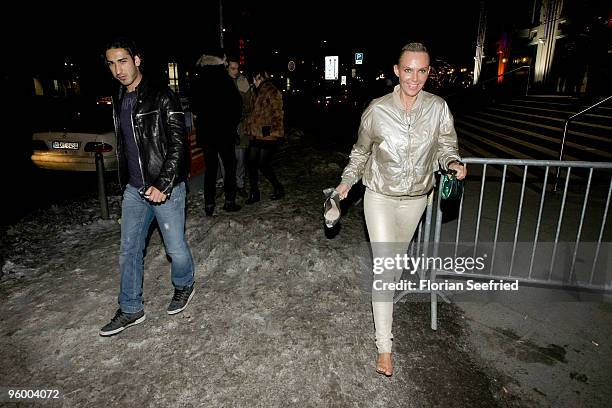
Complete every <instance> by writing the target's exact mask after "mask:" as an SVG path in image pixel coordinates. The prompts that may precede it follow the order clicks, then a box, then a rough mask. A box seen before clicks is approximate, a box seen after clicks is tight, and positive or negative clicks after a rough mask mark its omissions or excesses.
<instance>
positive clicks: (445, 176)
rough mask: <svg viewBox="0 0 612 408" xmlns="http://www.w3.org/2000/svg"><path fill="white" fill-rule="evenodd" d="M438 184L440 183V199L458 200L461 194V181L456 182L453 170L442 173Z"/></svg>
mask: <svg viewBox="0 0 612 408" xmlns="http://www.w3.org/2000/svg"><path fill="white" fill-rule="evenodd" d="M440 183H442V189H441V194H442V199H444V200H458V199H460V198H461V194H463V180H457V177H455V171H454V170H449V171H447V172H445V173H442V177H441V178H440Z"/></svg>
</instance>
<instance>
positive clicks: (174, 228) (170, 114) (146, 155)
mask: <svg viewBox="0 0 612 408" xmlns="http://www.w3.org/2000/svg"><path fill="white" fill-rule="evenodd" d="M105 57H106V64H107V66H108V68H109V69H110V72H111V73H112V75H113V77H115V78H116V79H117V80H118V81H119V82H120V83H121V85H122V86H121V88H120V91H119V95H118V98H115V99H114V101H113V117H114V122H115V135H116V137H117V156H118V159H119V181H120V183H121V184H122V186H125V190H124V193H123V201H122V204H121V250H120V256H119V267H120V270H121V290H120V293H119V306H120V308H119V310H117V312H116V314H115V316H114V317H113V318H112V320H111V321H110V323H108V324H107V325H105V326H104V327H102V328H101V329H100V335H101V336H111V335H113V334H117V333H119V332H121V331H123V330H124V329H125V328H127V327H130V326H133V325H135V324H138V323H141V322H143V321H144V320H145V315H144V300H143V293H142V292H143V273H144V265H143V253H144V249H145V243H146V239H147V235H148V231H149V226H150V225H151V222H152V221H153V218H155V219H156V220H157V223H158V225H159V226H160V230H161V233H162V236H163V239H164V246H165V248H166V254H167V255H168V256H169V257H170V259H171V261H172V264H171V278H172V284H173V285H174V296H173V298H172V300H171V302H170V305H169V306H168V309H167V312H168V314H175V313H179V312H181V311H182V310H184V309H185V307H187V304H188V303H189V301H190V300H191V298H192V296H193V293H194V287H195V284H194V264H193V258H192V255H191V250H190V249H189V245H188V244H187V241H186V240H185V197H186V189H185V180H186V178H187V164H188V157H189V156H188V151H187V149H188V141H187V132H186V128H185V114H184V112H183V110H182V108H181V104H180V101H179V99H178V97H177V95H176V94H175V93H174V92H172V90H170V89H169V88H168V87H167V86H165V85H164V86H158V85H156V84H154V83H153V82H151V81H148V80H147V79H146V78H145V77H143V74H142V72H141V63H142V60H141V55H140V53H139V52H138V51H137V49H136V46H135V45H134V43H133V42H131V41H130V40H128V39H125V38H119V39H117V40H114V41H113V42H111V43H110V44H109V45H108V46H107V48H106V52H105Z"/></svg>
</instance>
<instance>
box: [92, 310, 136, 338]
mask: <svg viewBox="0 0 612 408" xmlns="http://www.w3.org/2000/svg"><path fill="white" fill-rule="evenodd" d="M144 321H145V314H144V310H141V311H140V312H136V313H123V312H122V311H121V309H119V310H117V313H115V317H113V318H112V319H111V321H110V323H109V324H107V325H106V326H104V327H102V328H101V329H100V336H112V335H113V334H117V333H119V332H122V331H123V330H125V329H127V328H128V327H130V326H134V325H135V324H138V323H142V322H144Z"/></svg>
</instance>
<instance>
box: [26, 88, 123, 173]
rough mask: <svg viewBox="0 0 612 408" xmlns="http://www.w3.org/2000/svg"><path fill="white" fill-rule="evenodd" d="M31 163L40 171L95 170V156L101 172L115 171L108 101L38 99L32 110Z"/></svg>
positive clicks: (114, 147) (107, 99)
mask: <svg viewBox="0 0 612 408" xmlns="http://www.w3.org/2000/svg"><path fill="white" fill-rule="evenodd" d="M34 116H35V118H34V120H35V125H34V126H35V132H34V133H33V135H32V157H31V159H32V162H34V164H35V165H36V166H38V167H40V168H42V169H49V170H66V171H96V160H95V153H96V152H98V151H99V152H100V153H102V157H103V158H104V169H105V170H106V171H112V170H116V169H117V154H116V151H115V149H116V141H115V134H114V130H113V113H112V106H111V104H110V98H100V99H97V100H85V99H82V98H78V99H77V98H70V99H61V100H49V99H47V100H42V99H41V100H38V101H37V103H36V104H35V108H34Z"/></svg>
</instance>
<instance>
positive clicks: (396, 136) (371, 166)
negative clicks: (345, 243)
mask: <svg viewBox="0 0 612 408" xmlns="http://www.w3.org/2000/svg"><path fill="white" fill-rule="evenodd" d="M399 92H400V89H399V85H396V86H395V89H394V90H393V92H391V93H389V94H387V95H385V96H382V97H380V98H378V99H374V100H373V101H372V102H371V103H370V105H369V106H368V107H367V108H366V110H365V111H364V113H363V115H362V116H361V125H360V126H359V136H358V138H357V143H355V145H354V146H353V150H352V151H351V156H350V161H349V164H348V165H347V166H346V167H345V169H344V171H343V172H342V182H343V183H346V184H348V185H351V186H352V185H353V184H355V183H356V182H357V181H359V179H360V178H361V179H363V184H364V185H366V186H367V187H369V188H370V189H371V190H373V191H375V192H377V193H380V194H385V195H389V196H421V195H424V194H427V193H429V191H430V190H431V189H432V188H433V185H434V172H435V171H436V170H437V169H438V163H439V164H440V166H442V168H443V169H445V170H446V169H447V168H448V167H447V166H448V164H449V163H450V162H451V161H453V160H460V157H459V153H458V149H457V133H456V132H455V127H454V125H453V116H452V115H451V113H450V110H449V109H448V105H447V104H446V102H445V101H444V100H443V99H442V98H440V97H439V96H436V95H433V94H431V93H429V92H426V91H421V92H419V93H418V94H417V99H416V101H415V102H414V105H413V106H412V109H411V111H410V113H407V112H406V109H405V108H404V105H403V104H402V102H401V100H400V95H399Z"/></svg>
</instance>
